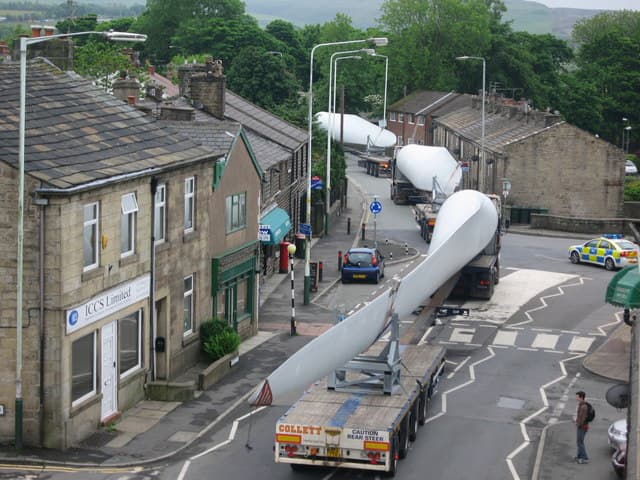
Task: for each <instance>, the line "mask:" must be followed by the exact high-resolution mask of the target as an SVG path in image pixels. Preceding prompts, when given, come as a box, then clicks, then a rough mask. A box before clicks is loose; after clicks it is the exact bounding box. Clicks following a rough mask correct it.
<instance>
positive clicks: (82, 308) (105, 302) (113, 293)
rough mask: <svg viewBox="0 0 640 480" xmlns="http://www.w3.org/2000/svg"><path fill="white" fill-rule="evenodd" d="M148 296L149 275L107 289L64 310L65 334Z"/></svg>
mask: <svg viewBox="0 0 640 480" xmlns="http://www.w3.org/2000/svg"><path fill="white" fill-rule="evenodd" d="M148 296H149V275H143V276H142V277H138V278H136V279H135V280H132V281H130V282H127V283H125V284H123V285H120V286H119V287H116V288H113V289H111V290H107V291H106V292H103V293H101V294H100V295H98V296H96V297H93V298H92V299H90V300H89V301H87V302H85V303H83V304H82V305H78V306H76V307H73V308H71V309H69V310H67V311H66V312H65V317H66V325H67V335H68V334H70V333H73V332H75V331H76V330H78V329H80V328H82V327H84V326H86V325H89V324H91V323H93V322H96V321H98V320H100V319H102V318H105V317H107V316H109V315H111V314H112V313H114V312H117V311H118V310H121V309H123V308H125V307H128V306H129V305H133V304H134V303H137V302H139V301H140V300H144V299H145V298H147V297H148Z"/></svg>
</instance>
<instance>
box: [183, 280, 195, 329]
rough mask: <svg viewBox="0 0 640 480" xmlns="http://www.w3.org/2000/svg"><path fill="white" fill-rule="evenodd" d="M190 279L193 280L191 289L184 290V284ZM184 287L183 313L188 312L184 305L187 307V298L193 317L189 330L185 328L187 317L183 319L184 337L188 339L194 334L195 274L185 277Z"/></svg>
mask: <svg viewBox="0 0 640 480" xmlns="http://www.w3.org/2000/svg"><path fill="white" fill-rule="evenodd" d="M189 279H191V288H190V289H185V288H184V283H185V282H186V281H187V280H189ZM182 285H183V287H182V288H183V303H182V305H183V311H186V310H184V305H185V301H186V300H187V298H189V308H190V317H191V318H190V321H189V323H190V325H189V328H188V329H186V328H185V327H186V325H185V317H186V316H183V319H182V336H183V337H187V336H189V335H191V334H192V333H193V307H194V302H193V292H194V291H195V274H191V275H189V276H188V277H184V280H183V284H182Z"/></svg>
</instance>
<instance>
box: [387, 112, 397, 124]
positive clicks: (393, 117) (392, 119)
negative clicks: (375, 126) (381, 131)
mask: <svg viewBox="0 0 640 480" xmlns="http://www.w3.org/2000/svg"><path fill="white" fill-rule="evenodd" d="M389 121H390V122H395V121H396V112H389Z"/></svg>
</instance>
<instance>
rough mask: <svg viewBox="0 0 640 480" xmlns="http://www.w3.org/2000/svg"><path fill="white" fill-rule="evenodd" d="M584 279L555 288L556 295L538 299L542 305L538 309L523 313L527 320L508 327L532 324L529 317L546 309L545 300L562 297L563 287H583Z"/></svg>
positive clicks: (531, 319)
mask: <svg viewBox="0 0 640 480" xmlns="http://www.w3.org/2000/svg"><path fill="white" fill-rule="evenodd" d="M514 275H515V274H514ZM557 275H562V274H557ZM565 277H569V278H575V277H574V276H568V275H565ZM507 278H508V277H507ZM585 279H586V278H585V277H578V282H577V283H568V284H566V285H563V286H560V287H556V288H557V289H558V293H552V294H550V295H545V296H543V297H540V303H542V305H540V306H539V307H535V308H532V309H530V310H527V311H525V312H524V315H525V316H526V317H527V320H523V321H522V322H518V323H513V324H511V325H509V326H510V327H515V326H520V325H524V324H527V323H531V322H533V317H532V316H531V314H532V313H533V312H537V311H538V310H543V309H545V308H547V306H548V305H547V301H546V299H547V298H553V297H559V296H561V295H564V290H563V287H564V288H567V287H577V286H579V285H584V280H585ZM555 283H558V282H555Z"/></svg>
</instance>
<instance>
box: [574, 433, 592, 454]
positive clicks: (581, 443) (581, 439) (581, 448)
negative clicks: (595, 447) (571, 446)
mask: <svg viewBox="0 0 640 480" xmlns="http://www.w3.org/2000/svg"><path fill="white" fill-rule="evenodd" d="M577 432H578V433H577V437H576V440H577V443H578V454H577V455H576V456H577V457H578V458H582V459H583V460H589V457H588V456H587V450H586V449H585V448H584V436H585V435H586V434H587V432H586V431H585V430H584V429H583V428H581V427H578V428H577Z"/></svg>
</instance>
